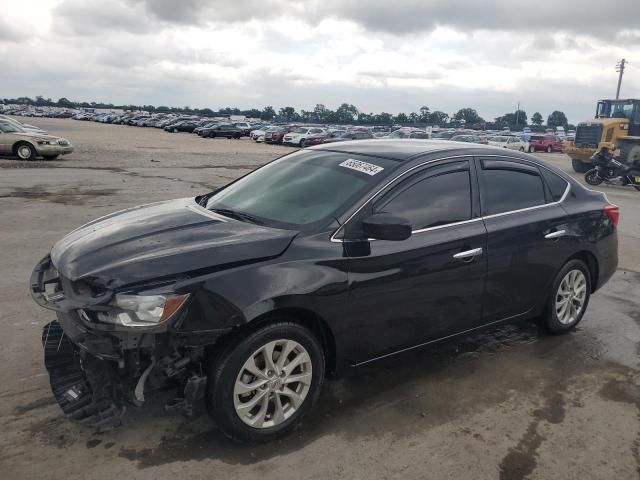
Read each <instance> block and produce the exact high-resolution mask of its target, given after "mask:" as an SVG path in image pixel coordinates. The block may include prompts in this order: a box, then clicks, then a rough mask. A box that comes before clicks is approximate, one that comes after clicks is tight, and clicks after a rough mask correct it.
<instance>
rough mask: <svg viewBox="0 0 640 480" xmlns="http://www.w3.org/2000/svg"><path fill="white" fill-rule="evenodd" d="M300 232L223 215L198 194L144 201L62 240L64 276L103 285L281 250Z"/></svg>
mask: <svg viewBox="0 0 640 480" xmlns="http://www.w3.org/2000/svg"><path fill="white" fill-rule="evenodd" d="M296 233H297V232H293V231H289V230H279V229H274V228H268V227H263V226H259V225H254V224H251V223H246V222H242V221H238V220H234V219H231V218H227V217H224V216H222V215H218V214H216V213H214V212H211V211H210V210H207V209H205V208H203V207H201V206H199V205H198V204H197V203H196V202H195V200H194V199H193V198H185V199H179V200H170V201H165V202H159V203H152V204H149V205H142V206H140V207H134V208H131V209H128V210H122V211H120V212H116V213H112V214H110V215H107V216H105V217H102V218H99V219H97V220H94V221H93V222H90V223H87V224H86V225H83V226H82V227H80V228H78V229H76V230H74V231H73V232H71V233H69V234H68V235H67V236H66V237H64V238H63V239H62V240H60V241H58V242H57V243H56V244H55V245H54V246H53V249H52V250H51V260H52V262H53V265H54V266H55V267H56V268H57V269H58V271H59V272H60V274H61V275H63V276H64V277H66V278H68V279H70V280H72V281H76V280H78V279H85V280H90V281H91V280H92V281H95V282H97V283H99V284H100V285H102V286H104V287H109V288H117V287H120V286H123V285H127V284H130V283H136V282H141V281H147V280H154V279H159V278H163V277H168V276H172V275H180V274H188V272H190V271H194V270H200V269H206V268H214V267H219V266H221V265H225V264H230V263H236V262H246V261H252V260H253V261H256V260H259V259H264V258H267V257H274V256H278V255H280V254H282V253H283V252H284V251H285V250H286V248H287V247H288V246H289V244H290V243H291V240H292V239H293V238H294V237H295V235H296Z"/></svg>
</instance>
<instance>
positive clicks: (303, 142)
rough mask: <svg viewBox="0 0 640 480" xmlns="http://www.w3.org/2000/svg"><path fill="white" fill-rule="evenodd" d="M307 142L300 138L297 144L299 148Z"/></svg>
mask: <svg viewBox="0 0 640 480" xmlns="http://www.w3.org/2000/svg"><path fill="white" fill-rule="evenodd" d="M306 143H307V141H306V140H305V139H304V138H303V139H302V140H300V143H299V144H298V146H299V147H300V148H304V146H305V144H306Z"/></svg>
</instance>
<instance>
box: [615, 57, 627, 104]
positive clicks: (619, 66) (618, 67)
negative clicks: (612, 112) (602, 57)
mask: <svg viewBox="0 0 640 480" xmlns="http://www.w3.org/2000/svg"><path fill="white" fill-rule="evenodd" d="M626 63H627V61H626V60H625V59H624V58H623V59H622V60H620V61H619V62H618V63H617V64H616V72H618V73H620V75H618V88H617V89H616V100H617V99H618V98H620V85H622V74H623V73H624V66H625V65H626Z"/></svg>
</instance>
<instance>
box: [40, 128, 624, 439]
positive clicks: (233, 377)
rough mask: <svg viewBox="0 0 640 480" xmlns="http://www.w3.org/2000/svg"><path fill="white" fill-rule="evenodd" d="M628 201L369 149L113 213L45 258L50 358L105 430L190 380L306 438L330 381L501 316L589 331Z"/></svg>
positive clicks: (207, 393)
mask: <svg viewBox="0 0 640 480" xmlns="http://www.w3.org/2000/svg"><path fill="white" fill-rule="evenodd" d="M617 223H618V207H616V206H615V205H612V204H610V203H609V202H608V201H607V199H606V198H605V197H604V195H603V194H601V193H598V192H594V191H591V190H587V189H586V188H584V187H583V186H581V185H580V184H579V183H578V182H576V181H575V180H573V179H572V178H571V177H569V176H567V175H566V174H564V173H562V172H560V171H558V170H556V169H555V168H553V167H551V166H549V165H547V164H546V163H544V162H542V161H541V160H538V159H536V158H535V157H531V156H528V155H526V154H523V153H519V152H506V151H504V150H503V149H497V148H492V147H485V146H482V145H471V144H470V145H464V144H461V143H451V142H448V141H423V140H365V141H353V142H344V143H340V144H331V145H323V146H319V147H312V148H310V149H306V150H301V151H296V152H295V153H291V154H289V155H286V156H284V157H282V158H279V159H277V160H275V161H273V162H271V163H269V164H267V165H265V166H263V167H261V168H259V169H258V170H256V171H254V172H251V173H249V174H248V175H246V176H244V177H242V178H240V179H238V180H236V181H234V182H232V183H230V184H229V185H227V186H226V187H223V188H221V189H219V190H217V191H214V192H211V193H208V194H206V195H202V196H199V197H196V198H184V199H179V200H169V201H165V202H160V203H154V204H150V205H146V206H141V207H136V208H132V209H129V210H125V211H122V212H118V213H114V214H111V215H108V216H106V217H102V218H100V219H98V220H95V221H93V222H91V223H89V224H87V225H85V226H84V227H80V228H79V229H76V230H74V231H73V232H71V233H70V234H69V235H67V236H66V237H64V238H63V239H62V240H60V241H59V242H58V243H57V244H55V245H54V247H53V249H52V251H51V253H50V255H47V256H46V257H45V258H43V259H42V260H41V261H40V262H39V263H38V264H37V266H36V268H35V269H34V271H33V274H32V277H31V293H32V296H33V298H34V299H35V301H36V302H38V303H39V304H40V305H42V306H43V307H45V308H49V309H51V310H55V311H56V313H57V320H55V321H53V322H51V323H49V324H48V325H47V326H46V327H45V328H44V331H43V336H42V338H43V344H44V348H45V365H46V367H47V369H48V371H49V374H50V377H51V385H52V388H53V393H54V395H55V397H56V399H57V400H58V402H59V404H60V405H61V407H62V409H63V411H64V412H65V413H66V414H67V415H68V416H69V417H71V418H73V419H75V420H80V421H83V422H84V423H86V424H89V425H94V426H97V427H99V428H102V427H108V426H113V425H115V424H118V423H119V422H120V417H121V416H122V414H123V412H124V409H125V407H126V406H128V405H133V404H135V405H141V404H142V403H143V402H144V401H145V399H146V398H148V397H149V396H152V395H153V394H154V392H156V391H158V390H160V389H163V388H166V387H167V386H173V387H176V386H177V388H178V392H177V396H176V400H175V401H173V402H171V404H170V406H171V408H173V409H174V410H178V411H181V412H183V413H186V414H188V415H195V414H197V413H198V412H199V411H200V410H202V409H203V408H204V406H205V405H207V407H208V409H209V412H210V413H211V415H212V416H213V417H214V419H215V420H216V423H217V424H218V425H219V426H220V428H221V429H222V431H224V432H225V433H226V434H227V435H229V436H230V437H232V438H234V439H237V440H241V441H266V440H271V439H274V438H276V437H278V436H280V435H283V434H284V433H286V432H288V431H289V430H290V429H291V428H293V426H294V425H295V424H297V423H298V422H299V421H300V420H301V419H302V417H303V416H304V415H305V414H307V413H308V412H309V411H310V410H311V408H312V406H313V404H314V403H315V402H316V400H317V399H318V395H319V391H320V387H321V385H322V382H323V380H324V378H325V376H326V375H327V374H328V373H340V372H343V371H344V370H345V369H346V368H348V367H353V366H357V365H361V364H364V363H369V362H372V361H375V360H377V359H380V358H382V357H387V356H389V355H393V354H397V353H399V352H403V351H406V350H410V349H414V348H417V347H421V346H424V345H428V344H431V343H433V342H436V341H440V340H443V339H447V338H452V337H455V336H459V335H463V334H467V333H469V332H475V331H477V330H478V329H481V328H485V327H488V326H495V325H497V324H500V323H502V322H511V321H515V320H521V319H529V318H534V319H537V321H538V323H539V324H540V326H541V327H542V328H544V329H546V330H547V331H549V332H552V333H563V332H567V331H569V330H571V329H573V328H574V327H575V326H576V325H577V324H578V323H579V322H580V320H581V319H582V317H583V315H584V313H585V310H586V309H587V306H588V304H589V298H590V295H591V294H592V293H593V292H594V291H596V290H597V289H598V288H600V287H601V286H602V285H603V284H604V283H605V282H606V281H607V280H608V279H609V278H610V277H611V276H612V275H613V273H614V271H615V269H616V265H617V252H618V247H617V234H616V225H617Z"/></svg>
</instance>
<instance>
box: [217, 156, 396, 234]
mask: <svg viewBox="0 0 640 480" xmlns="http://www.w3.org/2000/svg"><path fill="white" fill-rule="evenodd" d="M353 157H354V156H353V155H348V154H346V153H338V152H323V151H315V152H313V151H300V152H295V153H292V154H290V155H287V156H285V157H282V158H280V159H278V160H275V161H274V162H271V163H269V164H267V165H265V166H264V167H262V168H260V169H258V170H256V171H254V172H251V173H250V174H248V175H247V176H245V177H243V178H241V179H240V180H238V181H236V182H235V183H233V184H231V185H229V186H228V187H226V188H225V189H223V190H221V191H220V192H219V193H217V194H215V195H213V196H212V197H211V198H210V199H209V201H208V203H207V208H209V209H212V210H215V209H228V210H233V211H235V212H239V213H243V214H245V215H250V216H251V217H254V218H256V219H258V220H259V221H260V222H261V223H264V224H266V225H270V226H275V227H279V228H291V229H299V228H303V227H304V226H309V225H311V224H316V223H318V222H327V221H329V220H330V219H332V218H333V217H334V216H337V215H339V214H340V213H341V211H342V210H343V209H345V208H347V207H348V206H349V205H350V204H351V203H352V202H354V201H355V200H356V199H357V198H358V196H359V195H362V194H363V193H364V191H365V190H367V189H369V188H370V187H371V186H373V185H375V184H377V183H378V182H379V181H380V179H381V178H384V177H386V176H387V174H388V173H389V171H391V170H392V169H393V168H395V167H396V166H397V165H398V163H397V162H395V161H393V160H388V159H382V158H370V157H362V156H357V158H358V159H357V160H356V159H354V158H353Z"/></svg>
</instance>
